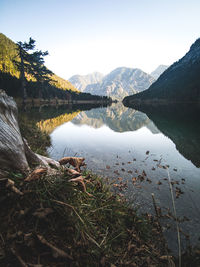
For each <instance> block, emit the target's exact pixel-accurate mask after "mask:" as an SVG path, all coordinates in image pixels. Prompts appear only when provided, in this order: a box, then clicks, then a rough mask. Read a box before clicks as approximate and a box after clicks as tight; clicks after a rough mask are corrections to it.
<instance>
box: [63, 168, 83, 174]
mask: <svg viewBox="0 0 200 267" xmlns="http://www.w3.org/2000/svg"><path fill="white" fill-rule="evenodd" d="M65 171H66V173H67V174H68V175H70V176H78V175H79V176H80V175H81V174H80V172H77V171H76V170H73V169H69V168H66V169H65Z"/></svg>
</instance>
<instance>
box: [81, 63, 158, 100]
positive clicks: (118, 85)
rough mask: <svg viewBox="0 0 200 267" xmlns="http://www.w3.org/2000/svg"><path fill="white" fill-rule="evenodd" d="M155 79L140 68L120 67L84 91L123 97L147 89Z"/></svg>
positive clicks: (118, 97)
mask: <svg viewBox="0 0 200 267" xmlns="http://www.w3.org/2000/svg"><path fill="white" fill-rule="evenodd" d="M154 81H155V80H154V78H153V77H151V76H150V75H149V74H147V73H145V72H143V71H142V70H140V69H131V68H125V67H120V68H117V69H115V70H113V71H112V72H110V73H109V74H108V75H106V76H104V77H103V79H102V80H101V81H100V82H98V83H94V84H90V85H87V86H86V88H85V90H84V91H85V92H88V93H91V94H94V95H105V96H110V97H112V98H113V99H122V98H123V97H125V96H128V95H131V94H135V93H137V92H141V91H143V90H145V89H147V88H148V87H149V86H150V85H151V84H152V83H153V82H154Z"/></svg>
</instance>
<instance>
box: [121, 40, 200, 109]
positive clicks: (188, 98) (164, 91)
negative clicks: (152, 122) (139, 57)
mask: <svg viewBox="0 0 200 267" xmlns="http://www.w3.org/2000/svg"><path fill="white" fill-rule="evenodd" d="M144 100H145V101H146V102H147V100H148V101H149V100H150V101H152V100H153V101H155V100H157V102H162V101H164V102H200V39H198V40H196V42H195V43H194V44H193V45H192V46H191V48H190V50H189V52H188V53H186V55H185V56H184V57H183V58H181V59H180V60H179V61H177V62H175V63H174V64H173V65H171V66H170V67H169V68H168V69H167V70H166V71H165V72H164V73H163V74H161V76H160V77H159V78H158V80H157V81H156V82H155V83H153V84H152V85H151V86H150V88H149V89H148V90H145V91H144V92H141V93H139V94H137V95H132V96H129V97H126V98H125V99H124V103H125V104H126V105H129V104H130V103H132V102H135V103H140V102H142V101H144Z"/></svg>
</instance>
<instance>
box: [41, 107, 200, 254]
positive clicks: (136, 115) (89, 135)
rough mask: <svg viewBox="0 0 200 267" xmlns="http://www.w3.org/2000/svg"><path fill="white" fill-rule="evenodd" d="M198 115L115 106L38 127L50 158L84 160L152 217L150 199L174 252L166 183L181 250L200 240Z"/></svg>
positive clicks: (61, 116) (189, 111)
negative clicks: (45, 138) (120, 185)
mask: <svg viewBox="0 0 200 267" xmlns="http://www.w3.org/2000/svg"><path fill="white" fill-rule="evenodd" d="M57 113H59V112H58V111H57ZM52 114H53V113H52ZM199 114H200V112H199V109H195V108H192V109H191V108H185V107H175V108H168V109H166V108H148V109H145V110H142V112H141V111H137V110H135V109H133V108H126V107H124V106H123V105H122V104H121V103H117V104H113V105H112V106H110V107H102V108H95V109H91V110H88V111H87V110H85V111H79V110H75V111H71V112H70V111H69V110H68V111H67V112H66V111H65V110H64V109H63V111H60V113H59V114H58V116H57V117H56V116H50V118H48V116H46V117H45V118H48V119H43V120H41V121H40V122H39V123H38V125H39V126H40V128H41V129H42V130H46V131H47V132H48V133H50V136H51V142H52V146H51V147H50V148H49V150H48V152H49V155H50V156H51V157H52V158H54V159H57V160H58V159H60V158H62V157H63V156H81V157H85V162H86V163H87V168H88V169H90V170H92V171H93V172H94V173H97V174H99V175H101V176H103V177H105V178H108V179H109V180H110V181H112V182H113V183H114V184H115V185H114V190H115V191H116V192H117V193H120V194H123V195H124V196H125V197H126V198H127V200H128V201H129V202H130V203H131V204H133V205H134V207H135V206H138V207H139V210H140V211H141V212H148V213H154V206H153V202H152V195H151V194H152V193H154V195H155V201H156V204H157V205H158V206H159V207H161V210H162V213H163V214H165V216H163V217H162V218H161V222H162V224H163V226H164V231H165V235H166V237H167V239H168V243H169V247H170V248H172V250H173V251H176V248H177V237H176V234H174V230H175V223H174V220H173V219H172V217H173V208H172V197H171V193H170V187H169V179H170V180H171V182H172V185H173V190H174V198H175V205H176V210H177V215H178V218H179V220H180V221H181V222H180V228H181V229H182V231H183V234H182V246H183V244H184V246H185V245H186V241H185V240H188V236H189V240H190V242H191V244H197V243H199V238H200V231H199V229H200V205H199V203H200V168H199V167H200V119H199ZM121 181H123V183H126V184H127V186H125V188H124V190H122V191H120V192H118V189H117V186H116V184H117V183H120V182H121ZM187 242H188V241H187Z"/></svg>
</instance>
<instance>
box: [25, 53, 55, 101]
mask: <svg viewBox="0 0 200 267" xmlns="http://www.w3.org/2000/svg"><path fill="white" fill-rule="evenodd" d="M48 54H49V53H48V51H45V52H42V51H41V50H40V51H35V52H34V53H32V54H31V55H30V64H31V74H32V75H33V76H34V77H35V79H36V80H37V82H38V85H39V98H40V99H41V98H42V89H43V90H44V87H45V86H47V84H48V83H49V82H50V80H51V78H50V76H51V75H52V74H53V73H52V71H50V70H48V69H47V68H46V67H45V66H44V56H47V55H48Z"/></svg>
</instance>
